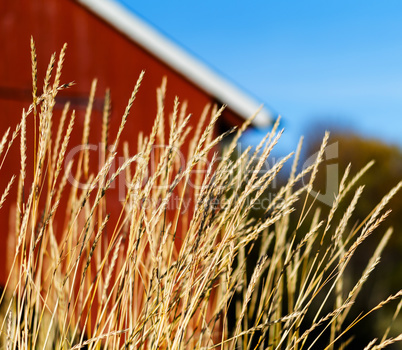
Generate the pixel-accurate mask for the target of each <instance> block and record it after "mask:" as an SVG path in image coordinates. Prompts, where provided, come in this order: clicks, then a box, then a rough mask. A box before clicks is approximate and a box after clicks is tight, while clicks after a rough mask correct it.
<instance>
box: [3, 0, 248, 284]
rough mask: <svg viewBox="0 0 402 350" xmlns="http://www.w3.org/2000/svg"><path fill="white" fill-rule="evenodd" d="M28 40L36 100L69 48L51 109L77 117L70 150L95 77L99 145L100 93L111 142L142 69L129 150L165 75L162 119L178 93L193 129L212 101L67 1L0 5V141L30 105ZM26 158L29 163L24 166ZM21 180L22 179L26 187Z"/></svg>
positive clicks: (11, 165)
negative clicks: (54, 60)
mask: <svg viewBox="0 0 402 350" xmlns="http://www.w3.org/2000/svg"><path fill="white" fill-rule="evenodd" d="M31 36H33V38H34V40H35V43H36V51H37V58H38V85H39V86H38V88H39V91H38V95H39V94H40V92H41V88H42V86H41V84H42V82H43V79H44V75H45V72H46V68H47V64H48V62H49V59H50V56H51V54H52V53H53V52H57V53H58V52H59V51H60V49H61V48H62V46H63V44H64V43H67V44H68V48H67V55H66V60H65V63H64V68H63V73H62V78H61V82H62V83H67V82H70V81H74V82H75V83H76V84H75V85H74V86H73V87H72V88H70V89H68V90H66V91H63V92H61V93H60V97H59V98H58V103H57V105H56V114H55V118H56V120H55V124H56V125H57V124H58V120H57V118H59V116H60V110H61V108H62V107H63V105H64V102H65V101H67V100H70V101H71V109H75V110H76V112H77V114H76V122H75V131H74V134H73V138H72V140H71V141H70V144H73V145H77V144H79V143H80V141H81V131H82V127H83V123H84V114H85V108H86V104H87V101H88V94H89V90H90V86H91V82H92V79H93V78H95V77H96V78H97V79H98V86H97V93H96V101H95V113H93V115H92V121H91V140H93V142H99V140H100V138H101V124H102V121H101V113H100V111H101V109H102V101H103V98H104V94H105V90H106V89H107V88H110V90H111V96H112V117H111V130H110V137H111V139H112V140H113V139H114V137H115V135H116V134H117V128H118V126H119V124H120V120H121V116H122V115H123V113H124V109H125V106H126V104H127V101H128V99H129V97H130V95H131V92H132V89H133V87H134V85H135V82H136V80H137V78H138V76H139V74H140V72H141V70H145V71H146V73H145V78H144V80H143V83H142V85H141V88H140V91H139V93H138V95H137V99H136V101H135V102H134V106H133V109H132V112H131V115H130V116H129V119H128V122H127V124H126V127H125V130H124V132H123V134H122V140H130V150H131V153H133V152H135V151H136V145H137V134H138V132H139V131H144V132H145V134H146V135H147V134H149V132H150V130H151V128H152V124H153V121H154V117H155V115H156V108H157V105H156V88H157V87H159V86H160V84H161V81H162V78H163V77H164V76H166V77H167V81H168V84H167V87H168V88H167V96H166V107H165V111H166V112H167V113H166V114H168V113H169V112H170V111H172V110H173V100H174V97H175V96H179V97H180V100H181V101H183V100H187V101H188V109H187V110H188V112H191V113H192V114H193V115H194V117H193V118H192V121H191V123H192V124H196V123H197V121H198V118H199V116H200V114H201V112H202V110H203V108H204V107H205V105H206V104H207V103H211V102H212V103H213V102H214V98H213V97H212V96H209V95H208V94H206V93H205V92H203V91H202V90H200V89H199V88H198V87H197V86H195V85H194V84H193V83H191V82H190V81H189V80H187V79H186V78H185V77H183V76H181V75H180V74H179V73H177V72H175V71H173V70H172V69H171V68H169V67H168V66H166V65H165V64H164V63H163V62H162V61H161V60H159V59H158V58H156V57H154V56H152V54H150V53H148V52H146V51H145V50H144V49H143V48H141V47H139V46H138V45H136V44H135V43H133V42H132V41H131V40H130V39H129V38H128V37H126V36H125V35H124V34H122V33H120V32H118V31H117V30H115V29H114V28H112V27H111V26H110V25H109V24H107V23H105V22H104V21H103V20H102V19H100V18H98V17H97V16H95V15H94V14H92V13H91V12H90V11H88V10H86V9H85V8H83V7H82V6H81V5H79V4H77V3H76V2H74V1H71V0H57V1H56V0H35V1H22V0H14V1H2V2H0V55H1V65H0V137H2V135H3V134H4V132H5V131H6V130H7V128H8V127H11V131H13V130H14V128H15V126H16V125H17V123H18V122H19V121H20V118H21V112H22V109H23V108H25V109H26V108H28V106H29V105H30V103H31V101H32V97H31V96H32V95H31V91H32V77H31V57H30V38H31ZM225 115H226V116H225ZM225 115H224V116H223V118H224V119H225V118H226V120H227V121H228V122H229V124H233V122H235V123H237V122H238V121H239V120H241V118H240V117H239V116H237V115H236V114H235V113H233V112H231V111H230V110H227V111H225ZM30 119H31V120H29V121H28V134H29V133H31V135H32V129H33V122H32V116H30ZM30 137H32V136H30ZM91 140H90V141H91ZM28 142H29V140H28ZM29 151H31V152H30V153H29ZM30 156H31V157H32V156H33V152H32V150H28V157H30ZM19 157H20V155H19V140H16V141H15V144H14V145H13V147H12V149H11V150H10V153H9V155H8V157H7V159H6V162H5V163H4V165H3V168H2V169H1V170H0V171H1V177H0V192H1V193H2V192H3V190H4V188H5V187H6V186H7V183H8V181H9V179H10V178H11V176H12V174H16V175H18V173H19V159H20V158H19ZM29 160H30V159H29V158H28V162H29ZM31 161H32V159H31ZM28 181H29V179H27V183H29V182H28ZM16 183H17V182H16ZM16 183H15V184H14V186H13V190H12V191H11V193H10V197H9V199H8V201H7V202H6V204H5V205H4V207H3V208H2V209H1V210H0V220H1V221H0V222H1V223H2V228H3V230H2V231H1V233H0V239H1V242H2V243H1V244H0V284H3V285H4V283H5V280H6V271H5V268H4V266H5V256H6V251H7V247H6V244H5V242H6V239H5V238H6V237H5V236H6V235H7V234H8V232H9V230H10V228H9V227H8V222H9V216H10V203H11V202H12V201H13V197H14V198H15V195H16V187H17V185H16ZM119 210H120V209H119ZM11 220H13V219H11Z"/></svg>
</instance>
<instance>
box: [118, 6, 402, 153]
mask: <svg viewBox="0 0 402 350" xmlns="http://www.w3.org/2000/svg"><path fill="white" fill-rule="evenodd" d="M119 1H120V2H121V3H123V4H124V5H125V6H127V7H129V8H131V9H132V10H134V11H135V12H136V13H137V14H138V15H140V17H142V18H143V19H145V20H146V21H147V22H149V23H150V24H152V25H153V26H154V27H156V28H158V29H159V30H160V31H161V32H163V33H164V34H165V35H167V36H168V37H169V38H170V39H172V40H173V41H175V42H176V43H178V44H179V45H180V46H182V47H184V48H185V49H187V50H188V51H190V52H191V53H192V54H194V55H195V56H196V57H198V58H200V59H201V60H203V61H204V62H206V63H207V64H208V65H209V66H211V67H212V68H213V69H215V70H216V71H217V72H219V73H220V74H222V75H223V76H225V77H227V78H229V79H230V80H231V81H233V82H235V83H236V84H237V85H238V86H239V87H240V88H242V89H243V90H245V91H247V92H249V93H250V94H252V95H254V96H256V97H257V98H258V99H259V100H260V101H262V102H264V103H265V104H266V105H267V106H268V107H270V108H272V109H273V110H274V111H276V112H277V113H279V114H281V115H282V116H283V118H284V126H285V128H286V134H285V140H289V141H288V142H289V144H291V145H292V147H293V144H296V142H297V139H298V136H299V135H301V134H308V133H309V132H311V130H312V129H313V128H314V125H316V123H319V124H321V125H328V126H336V127H339V128H342V129H346V128H348V129H351V130H354V131H355V132H358V133H359V134H362V135H364V136H367V137H375V138H379V139H381V140H383V141H384V142H387V143H391V144H398V145H399V146H400V147H402V136H401V134H402V1H400V0H384V1H372V0H365V1H362V0H354V1H350V0H336V1H334V0H326V1H322V0H305V1H299V0H292V1H290V0H289V1H272V0H265V1H262V0H258V1H250V2H248V3H246V2H245V1H244V0H243V1H234V0H232V1H226V0H221V1H211V0H204V1H202V2H200V1H198V2H195V1H188V0H187V1H179V0H171V1H166V2H162V1H152V0H148V1H146V2H145V1H141V2H138V1H132V0H119Z"/></svg>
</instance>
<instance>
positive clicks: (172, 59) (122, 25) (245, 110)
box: [77, 0, 272, 127]
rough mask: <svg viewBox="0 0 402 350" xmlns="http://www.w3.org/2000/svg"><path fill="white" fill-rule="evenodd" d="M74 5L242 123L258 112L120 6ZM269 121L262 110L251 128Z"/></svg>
mask: <svg viewBox="0 0 402 350" xmlns="http://www.w3.org/2000/svg"><path fill="white" fill-rule="evenodd" d="M77 1H78V2H79V3H81V4H82V5H84V6H85V7H87V8H88V9H90V10H91V11H92V12H94V13H95V14H97V15H98V16H100V17H101V18H103V19H104V20H106V22H108V23H110V24H111V25H112V26H114V27H115V28H117V29H118V30H120V31H121V32H123V33H125V34H126V35H127V36H128V37H129V38H130V39H132V40H134V41H135V42H137V43H138V44H139V45H141V46H143V47H144V48H145V49H147V50H148V51H149V52H151V53H152V54H153V55H155V56H156V57H158V58H159V59H160V60H161V61H162V62H164V63H166V64H167V65H168V66H170V67H172V68H173V69H174V70H176V71H177V72H179V73H181V74H182V75H184V76H185V77H186V78H187V79H189V80H190V81H191V82H193V83H195V84H196V85H197V86H199V87H200V88H201V89H203V90H205V92H207V93H209V94H211V95H212V96H215V97H216V98H217V99H218V100H220V101H221V102H222V103H225V104H227V105H228V107H229V108H230V109H232V110H233V111H234V112H236V113H238V114H239V115H240V116H242V117H243V118H244V119H247V118H249V117H251V116H252V115H253V114H254V113H255V112H256V111H257V110H258V108H259V106H260V105H259V104H258V102H257V101H255V100H254V99H253V98H251V97H250V96H248V95H247V94H245V93H244V92H242V91H240V90H239V89H238V88H237V87H235V86H234V85H233V84H230V83H229V82H227V81H226V80H225V79H223V78H222V77H220V76H219V75H217V74H216V73H214V72H213V71H212V70H211V69H210V68H208V67H207V66H206V65H204V64H202V63H201V62H200V61H198V60H196V59H195V58H194V57H193V56H191V55H189V54H188V53H187V52H186V51H185V50H183V49H182V48H180V47H179V46H178V45H176V44H174V43H173V42H171V41H170V40H168V39H167V38H166V37H164V36H162V35H161V34H160V33H159V32H158V31H157V30H155V29H154V28H152V27H151V26H150V25H148V24H147V23H145V22H144V21H143V20H141V19H140V18H139V17H137V16H136V15H134V14H133V13H132V12H130V11H129V10H127V9H126V8H124V7H123V6H122V5H121V4H119V3H117V2H115V1H112V0H77ZM271 120H272V114H271V113H270V112H269V111H268V110H267V109H266V108H263V109H262V110H261V111H260V112H259V114H258V115H257V116H256V118H255V119H254V121H253V125H254V126H257V127H266V126H268V125H269V124H270V123H271Z"/></svg>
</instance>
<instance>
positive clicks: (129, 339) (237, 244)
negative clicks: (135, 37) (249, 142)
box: [0, 41, 402, 349]
mask: <svg viewBox="0 0 402 350" xmlns="http://www.w3.org/2000/svg"><path fill="white" fill-rule="evenodd" d="M31 46H32V47H31V51H32V63H33V64H32V67H33V74H32V76H33V77H34V79H33V103H32V104H31V106H30V107H29V108H28V109H27V110H26V111H24V112H23V114H22V119H21V122H20V123H19V124H18V126H17V128H16V130H15V131H14V132H13V134H12V135H9V133H8V132H7V133H6V134H5V135H4V137H3V139H2V140H3V141H2V142H1V144H0V150H1V152H0V156H1V157H2V159H4V157H6V156H7V153H8V149H9V148H10V147H12V146H13V147H15V146H16V145H15V143H17V139H18V138H19V140H20V153H21V159H20V164H21V165H20V168H21V169H20V173H19V174H18V176H17V177H13V178H12V179H11V180H10V183H9V186H12V185H17V186H18V195H17V198H7V195H8V192H9V187H8V188H6V189H5V191H4V193H3V196H2V197H1V200H0V201H1V205H2V204H3V203H4V201H5V200H8V201H11V202H15V203H16V206H17V208H19V211H18V213H17V218H16V222H15V235H14V237H9V239H11V240H12V241H13V242H14V251H15V254H14V258H13V259H12V261H11V262H10V265H11V268H10V275H9V279H8V282H7V285H6V286H5V289H4V292H3V294H2V296H1V310H2V313H1V314H2V319H1V326H0V327H1V346H2V347H5V348H7V349H37V348H46V349H47V348H49V349H54V348H57V349H79V348H84V347H85V348H88V349H103V348H105V349H106V348H111V349H116V348H133V349H141V348H150V349H157V348H158V349H159V348H166V349H195V348H197V349H198V348H200V349H201V348H202V349H213V348H221V349H235V348H242V349H260V348H261V349H266V348H270V349H279V348H280V349H309V348H314V347H317V346H320V347H322V348H325V349H333V348H343V347H346V346H347V345H348V344H349V343H350V337H351V336H353V327H358V325H359V321H360V320H362V319H363V318H365V317H367V316H369V315H370V314H371V313H372V312H374V311H376V310H378V309H380V308H382V307H383V306H384V305H386V304H388V303H391V302H394V300H397V299H400V297H401V296H402V291H399V292H397V293H395V294H392V295H390V296H389V297H388V298H387V299H386V300H383V301H380V302H379V303H378V304H377V305H375V306H374V307H373V308H372V309H371V310H368V311H365V312H361V313H359V314H358V316H357V317H356V318H353V319H352V321H348V320H349V318H348V317H347V316H348V315H349V314H350V312H351V310H352V312H353V303H354V301H355V299H356V298H357V297H358V295H359V293H360V291H361V289H362V288H363V287H364V282H365V281H366V280H367V279H368V278H369V276H370V273H371V272H372V271H373V269H375V268H376V267H377V266H378V264H379V262H380V255H381V252H382V250H383V248H384V246H385V244H386V242H387V241H388V239H389V237H390V235H391V233H392V230H391V229H390V230H388V231H387V233H386V234H385V235H384V236H383V237H382V239H381V241H380V243H379V245H378V247H377V249H376V250H375V252H374V253H373V255H372V257H371V258H370V260H369V261H368V263H367V267H366V269H365V270H364V272H363V274H362V276H361V277H360V279H358V280H357V281H353V283H352V287H351V288H347V287H346V285H349V284H350V283H345V280H344V278H345V269H346V268H347V266H348V264H349V262H350V260H351V258H352V256H354V255H355V254H358V252H359V248H360V245H361V244H362V243H363V242H364V241H365V239H366V238H367V237H369V236H370V235H371V234H372V233H373V231H374V230H375V229H376V228H377V227H378V226H379V225H380V224H381V223H382V221H384V219H385V218H386V217H387V215H388V214H389V211H387V210H386V209H385V208H386V205H387V203H388V201H389V200H390V199H391V198H392V197H393V196H394V195H395V194H396V193H397V191H398V190H399V188H400V187H401V184H402V183H399V184H398V185H397V186H396V187H394V188H393V189H392V190H391V191H390V192H389V193H388V194H387V195H386V196H385V197H384V198H383V199H382V200H381V201H380V202H379V203H373V210H372V211H371V213H370V214H369V215H368V216H367V218H366V219H365V220H364V222H361V223H360V224H359V225H358V226H355V227H354V228H353V229H352V230H347V229H346V227H347V223H348V222H349V220H350V219H351V217H352V216H353V211H354V209H355V207H356V206H357V205H358V201H359V198H360V197H361V196H362V195H363V186H357V182H358V180H359V179H360V178H361V177H362V176H363V174H364V173H365V172H366V171H367V170H368V168H369V167H370V166H371V163H369V164H368V166H366V167H365V168H363V169H362V170H361V171H360V172H358V173H357V174H355V175H354V176H353V175H352V174H350V168H349V167H348V168H347V169H346V171H345V173H344V174H343V176H342V180H341V182H340V185H339V192H338V193H337V194H336V195H335V197H334V202H333V205H332V207H331V209H330V211H329V214H328V216H327V217H323V218H322V217H321V216H320V208H319V206H318V203H316V202H315V200H314V198H313V197H312V196H311V189H312V184H313V182H314V179H315V177H316V175H317V169H318V166H319V164H320V162H321V161H322V158H323V153H324V151H325V147H326V144H327V142H328V137H329V136H328V134H325V136H324V139H323V142H322V144H321V147H320V150H319V152H318V154H317V159H316V161H315V162H314V163H313V164H312V165H311V166H309V167H308V168H306V169H304V170H303V171H302V172H300V173H297V172H296V169H297V163H298V159H299V155H300V151H301V146H302V141H301V142H300V143H299V147H298V148H297V150H296V152H295V153H294V154H290V155H288V156H287V157H285V158H284V159H282V160H281V161H279V162H278V163H276V164H275V165H274V166H273V167H272V168H271V169H269V170H268V171H266V172H264V173H263V174H262V175H259V173H260V170H261V169H262V167H263V165H264V163H265V162H266V161H267V159H268V157H269V156H270V153H271V150H272V148H273V147H274V146H275V144H276V143H277V141H278V139H279V137H280V135H281V133H282V131H278V125H279V124H278V122H277V123H276V124H275V125H274V126H273V128H272V131H271V132H270V133H269V134H268V135H267V136H266V137H265V138H264V140H262V141H261V143H260V145H259V146H258V147H257V149H256V150H254V151H252V150H251V148H248V149H246V150H245V151H244V152H243V153H241V154H240V155H238V156H236V157H233V154H234V152H235V149H236V144H237V141H238V139H239V137H240V135H241V133H242V132H243V131H244V130H245V129H246V127H247V126H248V125H249V124H250V122H251V120H248V121H246V122H245V123H244V125H243V126H242V127H240V128H239V129H238V130H235V131H230V132H232V133H233V134H234V137H233V140H232V141H231V143H230V145H228V146H227V147H226V148H225V149H224V150H223V151H222V153H221V154H220V155H219V156H218V154H217V153H215V152H216V149H217V145H218V144H219V143H220V141H221V140H222V139H223V138H224V137H225V136H226V134H224V135H219V136H216V135H215V134H214V126H215V124H216V121H217V120H218V118H219V115H220V114H221V112H222V110H217V109H216V108H215V109H212V111H210V112H209V111H208V109H206V112H205V113H204V114H203V116H201V117H200V119H199V122H198V126H197V127H196V129H195V130H193V131H192V132H190V129H189V126H188V123H189V118H190V116H187V114H186V111H185V107H184V106H180V104H179V102H178V100H176V101H175V107H174V110H173V111H172V113H171V116H170V118H169V121H165V119H166V117H165V114H164V109H163V100H164V86H162V87H161V88H160V89H159V90H158V113H157V115H156V118H155V123H154V127H153V129H152V132H151V134H150V135H149V136H147V137H144V136H140V137H139V142H138V146H137V151H136V153H135V154H134V156H131V155H130V151H129V147H128V144H126V143H125V144H124V147H123V149H124V152H123V155H118V152H117V151H118V150H119V149H120V148H118V144H119V143H121V142H123V141H122V140H121V139H120V137H121V132H122V130H123V128H124V125H125V122H126V119H127V118H128V115H129V112H130V109H131V106H132V104H133V102H134V99H135V96H136V93H137V91H138V89H139V86H140V83H141V80H142V79H143V73H141V75H140V77H139V79H138V81H137V84H136V86H135V88H134V91H133V94H132V96H131V98H130V100H129V102H128V107H127V109H126V111H125V113H124V115H123V117H122V120H121V124H120V128H119V131H118V133H117V135H109V119H110V101H109V98H106V99H105V108H104V114H103V129H102V139H101V140H100V141H101V143H102V144H103V145H104V153H103V159H102V160H101V169H100V171H99V172H97V173H96V172H95V173H93V174H91V169H90V167H89V153H88V148H87V147H82V146H83V145H86V144H87V143H88V135H89V133H90V125H91V123H90V115H91V105H92V101H93V98H94V93H95V88H96V83H94V84H93V87H92V91H91V93H90V99H89V106H88V109H87V113H86V117H85V121H86V122H85V125H84V128H83V137H82V144H81V147H80V150H79V153H77V156H76V158H74V159H75V160H76V161H77V164H74V167H73V160H71V161H69V162H66V161H65V157H66V154H67V153H68V150H69V149H71V147H72V146H76V145H69V139H70V135H71V133H72V130H73V128H74V118H75V113H74V111H72V112H70V111H69V108H68V105H67V106H66V107H65V109H64V111H63V115H62V118H61V121H60V122H59V126H58V131H57V133H56V137H54V135H53V134H52V125H53V123H54V120H53V107H54V105H55V98H56V96H57V93H58V92H59V91H60V90H62V89H65V88H68V87H69V86H70V85H71V84H61V83H60V76H61V70H62V65H63V60H64V55H65V47H64V48H63V49H62V51H61V53H60V56H59V60H58V62H57V64H56V59H55V56H53V57H52V59H51V62H50V64H49V69H48V71H47V74H46V78H45V83H44V87H43V94H42V95H37V81H36V76H37V72H36V55H35V48H34V43H33V41H32V45H31ZM53 66H56V71H55V74H54V78H53V83H51V82H50V81H51V77H52V71H53V69H52V67H53ZM208 116H209V118H208ZM31 117H33V118H34V120H37V124H38V127H37V130H36V131H35V135H36V136H35V138H34V143H33V144H27V141H26V140H27V136H26V135H27V132H31V131H27V128H26V125H27V124H26V123H27V118H31ZM166 123H168V125H169V126H170V128H169V130H165V128H164V126H165V124H166ZM35 124H36V123H35ZM190 136H191V137H190ZM110 140H112V142H111V141H110ZM13 143H14V144H13ZM185 143H187V144H188V145H189V152H188V156H187V158H186V162H185V165H184V166H183V164H182V162H181V160H180V159H179V158H180V157H179V153H178V152H177V150H180V149H182V147H183V144H185ZM158 145H163V147H156V146H158ZM78 146H80V145H78ZM130 146H131V147H132V145H131V144H130ZM32 149H33V151H34V154H35V157H34V159H33V174H32V178H33V180H32V183H28V181H27V174H26V172H27V170H26V169H27V164H26V162H27V150H29V152H30V153H31V152H32ZM155 149H156V150H157V151H155ZM118 156H122V157H124V162H123V163H121V164H120V165H119V167H117V169H115V168H113V164H114V163H115V162H116V159H117V157H118ZM205 159H209V161H205ZM291 159H293V160H292V162H293V167H292V171H291V174H290V176H289V178H288V180H287V182H286V183H285V184H284V185H283V186H282V187H281V188H280V189H279V190H278V191H277V193H276V195H275V197H273V199H272V200H271V201H270V202H269V204H268V205H267V207H266V208H264V215H263V216H262V217H260V218H257V217H253V216H250V212H251V211H252V209H253V208H254V207H255V205H256V204H257V203H258V201H259V200H260V199H261V198H262V197H261V196H263V195H264V193H266V191H267V189H268V188H269V186H270V184H271V183H272V181H273V180H274V179H275V177H276V176H277V174H278V173H279V171H280V170H281V169H282V167H283V165H284V164H285V162H288V161H291ZM151 162H152V164H151ZM72 169H74V171H75V174H74V179H75V180H77V181H79V182H80V183H81V184H84V185H83V186H71V185H70V184H69V177H68V174H71V173H72ZM150 169H154V170H153V171H152V172H151V171H150ZM306 176H309V177H310V178H309V181H308V183H307V184H305V185H303V184H300V181H301V179H302V178H305V177H306ZM120 177H123V178H124V179H125V180H126V183H127V184H128V185H127V186H125V193H124V196H123V198H124V201H123V202H122V203H121V204H118V203H116V205H121V213H120V216H119V217H118V218H111V217H110V216H109V214H108V213H107V212H106V201H107V199H108V198H109V197H108V196H109V194H110V193H111V188H112V187H113V184H114V182H115V181H118V179H119V178H120ZM348 193H354V195H353V197H352V200H351V201H350V203H349V204H348V205H347V209H346V211H345V212H344V213H343V215H342V218H341V219H340V220H339V222H334V220H333V218H334V214H335V213H336V212H337V210H338V209H339V207H340V203H341V202H342V201H344V200H345V196H346V194H348ZM23 194H25V195H23ZM189 199H190V200H189ZM297 201H300V203H302V206H301V207H302V210H301V211H300V212H298V213H297V216H296V215H295V214H296V213H295V212H294V209H293V208H294V204H295V203H296V202H297ZM144 203H151V205H144ZM172 203H174V205H171V204H172ZM186 203H187V204H188V205H189V207H186ZM60 208H61V209H60ZM58 210H63V211H64V210H65V214H64V212H63V213H62V216H63V220H64V222H58V221H57V220H56V218H59V217H60V215H59V213H58ZM302 226H303V227H306V226H308V227H309V229H308V230H307V232H306V231H304V230H303V231H302V230H301V227H302ZM290 227H292V229H291V230H290ZM294 227H295V228H294ZM106 232H107V233H106ZM251 252H253V254H251ZM255 254H257V257H256V258H255ZM247 271H251V272H250V273H247ZM400 305H401V304H400V302H399V305H398V306H396V307H395V310H396V311H395V316H394V318H396V317H397V315H398V313H399V309H400ZM391 325H392V320H390V327H388V328H387V330H386V331H385V333H384V334H379V335H373V338H374V339H373V341H372V342H370V343H369V344H367V347H366V349H380V348H384V347H386V346H388V345H390V344H393V343H395V342H396V341H399V340H401V339H402V334H399V335H397V336H396V337H394V338H390V337H389V333H390V331H391ZM323 344H325V345H323Z"/></svg>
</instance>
